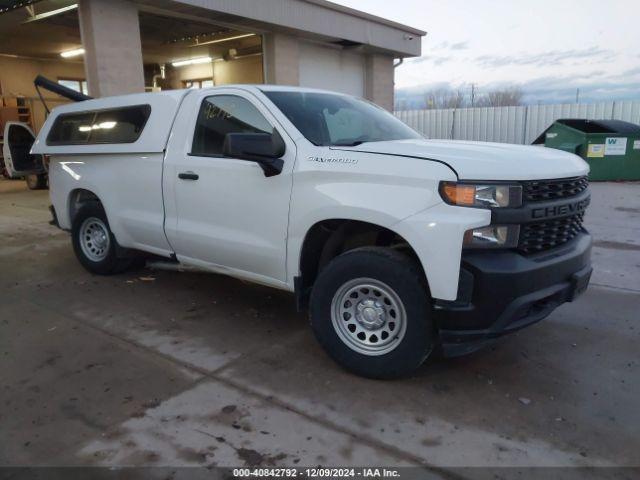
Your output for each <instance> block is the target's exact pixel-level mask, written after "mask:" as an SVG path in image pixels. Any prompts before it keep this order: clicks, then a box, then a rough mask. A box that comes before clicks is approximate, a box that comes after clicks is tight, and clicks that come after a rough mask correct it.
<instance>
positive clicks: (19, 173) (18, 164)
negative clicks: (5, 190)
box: [2, 122, 45, 177]
mask: <svg viewBox="0 0 640 480" xmlns="http://www.w3.org/2000/svg"><path fill="white" fill-rule="evenodd" d="M35 139H36V137H35V135H34V134H33V131H31V128H29V126H28V125H26V124H24V123H20V122H7V123H6V125H5V127H4V144H3V145H2V156H3V157H4V164H5V168H6V169H7V173H8V174H9V176H10V177H23V176H26V175H39V174H41V173H44V172H45V170H44V163H43V161H42V155H32V154H31V153H30V151H31V147H32V145H33V142H34V141H35Z"/></svg>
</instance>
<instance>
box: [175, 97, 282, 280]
mask: <svg viewBox="0 0 640 480" xmlns="http://www.w3.org/2000/svg"><path fill="white" fill-rule="evenodd" d="M174 125H175V127H174V128H175V129H174V132H173V134H172V140H171V141H170V142H169V148H168V150H167V156H166V158H165V170H164V175H163V188H164V191H165V195H164V198H165V207H166V221H165V231H166V233H167V237H168V239H169V241H170V243H171V245H172V247H173V248H174V250H175V252H176V254H177V256H178V259H179V260H181V261H184V262H187V263H192V264H195V265H200V266H204V267H207V268H210V269H213V270H218V271H223V272H227V273H230V274H236V275H237V276H241V277H247V278H251V279H253V280H256V281H261V280H262V281H264V282H265V283H271V284H274V283H275V284H278V283H281V282H285V281H286V244H287V242H286V239H287V228H288V220H289V198H290V196H291V188H292V170H293V164H294V161H295V144H294V143H293V141H292V140H291V139H290V137H289V136H288V135H287V134H286V132H285V131H284V129H282V127H281V126H280V125H279V124H278V122H277V121H276V120H275V118H274V117H273V116H272V115H271V113H270V112H269V110H268V109H267V108H266V107H265V106H264V105H263V104H262V103H260V101H259V100H258V99H256V98H255V97H254V96H253V95H252V94H250V93H248V92H245V91H242V90H237V89H232V88H230V89H224V90H218V89H216V91H215V93H212V92H211V91H209V92H206V91H203V92H193V93H192V94H191V95H189V96H188V97H187V98H186V99H185V101H184V102H183V105H182V106H181V109H180V113H179V115H178V118H177V119H176V122H175V123H174ZM274 128H275V129H277V130H278V132H279V133H280V135H281V136H282V138H283V139H284V141H285V143H286V153H285V154H284V156H283V157H282V159H283V160H284V169H283V171H282V172H281V173H280V174H278V175H275V176H271V177H267V176H265V174H264V172H263V170H262V169H261V168H260V166H259V165H258V164H257V163H255V162H251V161H248V160H241V159H237V158H227V157H224V156H223V155H222V146H223V142H224V139H225V135H226V134H227V133H240V132H245V133H249V132H251V133H259V132H268V133H271V132H272V131H273V129H274Z"/></svg>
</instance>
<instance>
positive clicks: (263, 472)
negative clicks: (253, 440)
mask: <svg viewBox="0 0 640 480" xmlns="http://www.w3.org/2000/svg"><path fill="white" fill-rule="evenodd" d="M232 473H233V476H234V477H235V478H256V477H257V478H269V477H271V478H278V477H281V478H297V477H300V478H400V472H399V470H397V469H393V468H370V467H368V468H234V469H233V472H232Z"/></svg>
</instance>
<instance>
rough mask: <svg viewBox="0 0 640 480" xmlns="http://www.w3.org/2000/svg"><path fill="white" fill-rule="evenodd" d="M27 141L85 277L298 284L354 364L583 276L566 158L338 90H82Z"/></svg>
mask: <svg viewBox="0 0 640 480" xmlns="http://www.w3.org/2000/svg"><path fill="white" fill-rule="evenodd" d="M31 153H32V154H37V155H47V156H48V157H50V166H49V177H50V180H49V182H50V197H51V203H52V207H51V210H52V213H53V215H54V220H55V222H56V224H57V225H58V226H59V227H60V228H62V229H64V230H67V231H69V232H70V233H71V241H72V244H73V249H74V251H75V254H76V256H77V258H78V260H79V261H80V263H82V265H83V266H84V267H85V268H86V269H87V270H89V271H90V272H92V273H95V274H101V275H108V274H115V273H118V272H122V271H124V270H126V269H127V268H129V267H130V266H131V265H132V264H133V263H134V262H135V261H136V258H137V257H138V256H139V255H141V254H142V252H144V253H145V254H147V255H148V254H153V255H155V256H160V257H164V258H166V259H167V260H168V261H173V262H180V263H182V264H185V265H189V266H192V267H198V268H201V269H205V270H208V271H211V272H216V273H221V274H225V275H230V276H233V277H237V278H240V279H243V280H249V281H252V282H257V283H260V284H264V285H269V286H271V287H275V288H279V289H283V290H287V291H291V292H294V294H295V299H296V303H297V306H298V307H299V308H308V310H309V317H310V323H311V328H312V330H313V332H314V334H315V336H316V337H317V339H318V341H319V342H320V344H321V345H322V346H323V347H324V349H325V350H326V351H327V353H328V354H329V355H330V356H331V357H333V359H335V360H336V361H337V362H338V363H339V364H340V365H342V366H343V367H345V368H347V369H349V370H351V371H352V372H355V373H357V374H360V375H363V376H367V377H374V378H392V377H398V376H404V375H407V374H409V373H410V372H412V371H413V370H415V369H416V368H417V367H418V366H420V365H421V364H422V363H423V362H424V361H425V359H426V358H427V357H428V356H429V355H430V354H431V353H432V352H435V351H438V352H442V353H443V354H444V355H451V356H452V355H460V354H464V353H467V352H471V351H473V350H475V349H477V348H479V347H481V346H482V345H484V344H486V343H488V342H490V341H492V340H493V339H495V338H497V337H499V336H502V335H503V334H506V333H509V332H514V331H516V330H518V329H521V328H523V327H526V326H528V325H531V324H533V323H535V322H537V321H539V320H541V319H543V318H544V317H546V316H547V315H549V314H550V313H551V312H552V311H553V310H554V309H555V308H556V307H558V306H559V305H560V304H562V303H564V302H570V301H573V300H575V298H576V297H577V296H578V295H579V294H580V293H582V292H583V291H584V290H585V289H586V287H587V284H588V282H589V278H590V275H591V266H590V250H591V238H590V236H589V235H588V233H587V232H586V231H585V229H584V228H583V225H582V224H583V215H584V212H585V209H586V207H587V205H588V204H589V198H590V195H589V189H588V180H587V175H588V166H587V164H586V163H585V162H584V161H583V160H582V159H580V158H579V157H577V156H576V155H573V154H570V153H566V152H562V151H558V150H553V149H546V148H543V147H531V146H516V145H503V144H493V143H479V142H459V141H441V140H427V139H425V138H423V137H422V136H421V135H420V134H418V133H417V132H415V131H414V130H412V129H411V128H409V127H408V126H406V125H405V124H403V123H402V122H401V121H400V120H398V119H396V118H395V117H394V116H393V115H391V114H390V113H388V112H386V111H385V110H383V109H381V108H379V107H377V106H376V105H373V104H371V103H369V102H367V101H365V100H362V99H359V98H355V97H352V96H348V95H342V94H338V93H332V92H327V91H321V90H313V89H305V88H295V87H284V86H267V85H258V86H246V85H242V86H241V85H238V86H222V87H214V88H210V89H203V90H182V91H166V92H161V93H151V94H147V93H145V94H133V95H126V96H119V97H109V98H101V99H92V100H86V101H80V102H76V103H72V104H68V105H64V106H60V107H58V108H56V109H54V110H53V112H52V113H51V115H50V116H49V117H48V119H47V121H46V123H45V124H44V126H43V127H42V129H41V131H40V133H39V135H38V136H37V138H36V140H35V142H34V144H33V147H32V149H31ZM14 161H16V159H14Z"/></svg>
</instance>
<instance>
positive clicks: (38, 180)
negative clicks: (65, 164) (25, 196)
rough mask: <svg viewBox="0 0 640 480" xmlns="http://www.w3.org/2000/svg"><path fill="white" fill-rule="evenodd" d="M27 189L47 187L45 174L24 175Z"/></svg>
mask: <svg viewBox="0 0 640 480" xmlns="http://www.w3.org/2000/svg"><path fill="white" fill-rule="evenodd" d="M25 181H26V182H27V187H29V190H42V189H45V188H47V175H46V174H44V173H43V174H41V175H27V176H26V177H25Z"/></svg>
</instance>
